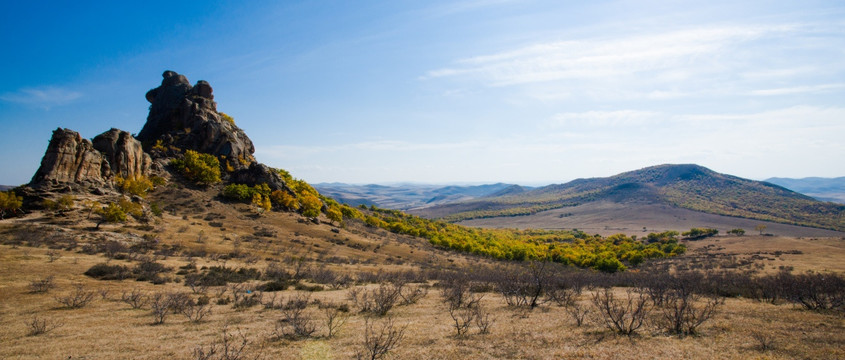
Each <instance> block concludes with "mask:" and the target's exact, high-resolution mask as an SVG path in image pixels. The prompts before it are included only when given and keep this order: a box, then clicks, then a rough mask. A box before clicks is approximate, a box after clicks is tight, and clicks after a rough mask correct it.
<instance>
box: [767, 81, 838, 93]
mask: <svg viewBox="0 0 845 360" xmlns="http://www.w3.org/2000/svg"><path fill="white" fill-rule="evenodd" d="M842 88H845V84H841V83H840V84H820V85H808V86H792V87H782V88H774V89H761V90H754V91H751V92H750V94H751V95H756V96H778V95H793V94H804V93H820V92H827V91H832V90H837V89H842Z"/></svg>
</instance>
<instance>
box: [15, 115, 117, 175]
mask: <svg viewBox="0 0 845 360" xmlns="http://www.w3.org/2000/svg"><path fill="white" fill-rule="evenodd" d="M109 177H111V168H110V166H109V163H108V161H107V160H106V158H105V157H104V156H103V154H102V153H101V152H99V151H97V150H96V149H95V148H94V145H93V144H92V143H91V141H90V140H88V139H85V138H83V137H82V136H80V135H79V133H78V132H76V131H73V130H69V129H62V128H58V129H56V130H55V131H53V137H52V138H50V144H49V145H47V151H46V152H45V153H44V157H43V158H42V159H41V166H40V167H39V168H38V171H36V172H35V175H34V176H33V177H32V181H30V184H31V185H35V186H37V185H44V184H50V183H52V184H55V183H68V182H70V183H75V182H83V181H90V182H98V183H102V182H105V181H106V179H107V178H109Z"/></svg>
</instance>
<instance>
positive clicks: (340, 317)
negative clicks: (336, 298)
mask: <svg viewBox="0 0 845 360" xmlns="http://www.w3.org/2000/svg"><path fill="white" fill-rule="evenodd" d="M321 308H322V309H323V315H324V316H323V323H325V324H326V337H327V338H331V337H332V336H334V334H336V333H337V332H338V331H339V330H340V328H342V327H343V325H345V324H346V321H347V320H349V309H348V308H347V307H346V306H344V305H337V304H326V305H323V306H321ZM344 310H345V311H344Z"/></svg>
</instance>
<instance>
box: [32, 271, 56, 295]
mask: <svg viewBox="0 0 845 360" xmlns="http://www.w3.org/2000/svg"><path fill="white" fill-rule="evenodd" d="M54 278H55V277H54V276H53V275H50V276H48V277H46V278H43V279H39V280H33V281H30V282H29V292H31V293H33V294H43V293H47V292H49V291H50V290H52V289H53V288H55V287H56V284H55V283H54V282H53V279H54Z"/></svg>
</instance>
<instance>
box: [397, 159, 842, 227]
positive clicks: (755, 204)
mask: <svg viewBox="0 0 845 360" xmlns="http://www.w3.org/2000/svg"><path fill="white" fill-rule="evenodd" d="M595 201H611V202H614V203H653V204H665V205H670V206H674V207H679V208H685V209H690V210H695V211H700V212H706V213H711V214H718V215H727V216H735V217H743V218H750V219H758V220H766V221H773V222H779V223H785V224H794V225H802V226H811V227H819V228H826V229H834V230H840V231H842V230H845V206H843V205H838V204H833V203H826V202H821V201H817V200H815V199H813V198H811V197H809V196H806V195H802V194H799V193H796V192H794V191H791V190H788V189H786V188H783V187H780V186H777V185H773V184H769V183H766V182H760V181H753V180H748V179H743V178H739V177H735V176H731V175H726V174H720V173H717V172H714V171H712V170H710V169H707V168H704V167H702V166H698V165H659V166H654V167H648V168H644V169H640V170H636V171H630V172H626V173H622V174H619V175H615V176H611V177H607V178H592V179H578V180H573V181H571V182H568V183H565V184H557V185H549V186H545V187H541V188H538V189H535V190H531V191H527V192H523V193H519V194H515V195H504V196H499V197H494V198H485V199H476V200H471V201H466V202H461V203H456V204H448V205H443V206H436V207H432V208H427V209H422V210H419V211H415V212H414V213H416V214H419V215H422V216H426V217H433V218H444V219H447V220H450V221H460V220H467V219H477V218H492V217H500V216H520V215H530V214H535V213H538V212H542V211H546V210H551V209H559V208H563V207H568V206H576V205H580V204H585V203H590V202H595Z"/></svg>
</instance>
